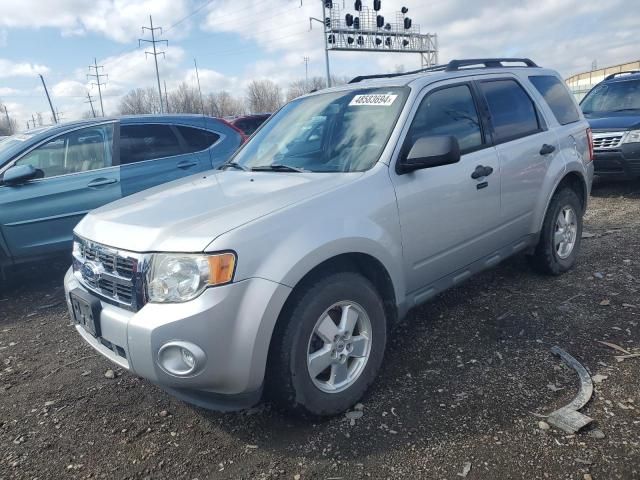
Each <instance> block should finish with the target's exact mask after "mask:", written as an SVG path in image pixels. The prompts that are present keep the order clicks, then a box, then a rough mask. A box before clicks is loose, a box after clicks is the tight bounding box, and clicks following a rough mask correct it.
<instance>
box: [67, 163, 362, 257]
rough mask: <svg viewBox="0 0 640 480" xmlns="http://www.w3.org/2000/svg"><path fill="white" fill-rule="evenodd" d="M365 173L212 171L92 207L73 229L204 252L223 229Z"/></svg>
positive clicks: (133, 246) (127, 243)
mask: <svg viewBox="0 0 640 480" xmlns="http://www.w3.org/2000/svg"><path fill="white" fill-rule="evenodd" d="M361 175H362V174H361V173H285V172H277V173H276V172H240V171H234V170H226V171H212V172H208V173H206V174H204V175H203V174H200V175H194V176H191V177H187V178H184V179H181V180H177V181H175V182H171V183H168V184H164V185H161V186H158V187H154V188H152V189H149V190H145V191H143V192H140V193H137V194H134V195H131V196H129V197H126V198H123V199H121V200H118V201H116V202H113V203H110V204H108V205H105V206H104V207H101V208H98V209H96V210H93V211H92V212H90V213H89V214H88V215H87V216H86V217H85V218H84V219H83V220H82V221H81V222H80V223H79V224H78V226H77V227H76V228H75V230H74V232H75V233H76V234H78V235H80V236H81V237H84V238H87V239H89V240H93V241H95V242H98V243H102V244H104V245H108V246H111V247H115V248H120V249H123V250H131V251H134V252H153V251H163V252H201V251H203V250H204V249H205V248H206V247H207V245H209V244H210V243H211V242H212V241H213V240H214V239H215V238H217V237H218V236H220V235H222V234H223V233H225V232H228V231H230V230H233V229H235V228H238V227H239V226H241V225H243V224H245V223H248V222H251V221H253V220H256V219H258V218H260V217H263V216H265V215H267V214H269V213H271V212H274V211H276V210H279V209H282V208H286V207H288V206H290V205H294V204H296V203H298V202H301V201H303V200H304V199H306V198H309V197H311V196H315V195H317V194H319V193H322V192H325V191H328V190H332V189H334V188H336V187H338V186H340V185H342V184H345V183H349V182H351V181H353V180H354V179H355V178H356V177H358V176H361Z"/></svg>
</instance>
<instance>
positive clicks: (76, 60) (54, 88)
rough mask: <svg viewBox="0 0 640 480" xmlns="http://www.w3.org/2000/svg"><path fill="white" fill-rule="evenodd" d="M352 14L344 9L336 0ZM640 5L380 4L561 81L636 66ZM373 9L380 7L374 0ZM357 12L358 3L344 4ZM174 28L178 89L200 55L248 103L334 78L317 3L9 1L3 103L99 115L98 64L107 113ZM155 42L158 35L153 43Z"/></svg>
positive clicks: (5, 5) (214, 83)
mask: <svg viewBox="0 0 640 480" xmlns="http://www.w3.org/2000/svg"><path fill="white" fill-rule="evenodd" d="M334 1H335V2H336V3H337V4H338V5H339V6H340V7H341V8H342V5H343V3H342V0H334ZM637 1H638V0H608V1H606V2H602V1H596V0H484V1H483V0H430V1H425V0H382V9H383V11H382V13H383V14H384V15H385V16H386V17H387V18H390V17H393V16H395V12H396V11H397V10H399V9H400V7H402V6H407V7H408V8H409V14H408V15H409V16H410V17H412V18H413V22H414V24H419V25H420V28H421V31H422V32H431V33H437V34H438V40H439V46H440V61H441V62H443V61H447V60H449V59H452V58H465V57H466V58H469V57H481V56H526V57H530V58H532V59H534V60H535V61H536V62H538V63H539V64H541V65H544V66H549V67H553V68H555V69H557V70H559V71H560V73H561V74H562V75H564V76H565V77H566V76H569V75H570V74H573V73H576V72H580V71H584V70H588V69H589V68H590V67H591V64H592V61H594V60H595V61H597V63H598V66H606V65H611V64H615V63H620V62H623V61H630V60H637V59H638V58H640V51H639V50H638V48H637V44H638V41H637V29H638V25H640V8H638V3H637ZM363 3H364V4H365V5H368V4H370V3H372V0H364V2H363ZM344 9H345V12H346V11H351V10H352V9H353V1H352V0H345V3H344ZM150 14H151V15H153V20H154V24H155V25H156V26H162V27H163V28H164V32H163V33H164V35H163V37H162V38H166V39H168V40H169V46H168V48H166V49H165V50H166V57H165V58H162V57H159V60H158V61H159V63H160V75H161V79H162V80H163V81H166V82H167V87H168V88H169V89H171V88H172V87H174V86H175V85H177V84H178V83H180V82H182V81H187V82H191V83H193V84H194V85H195V83H194V82H195V77H194V70H193V59H194V57H195V58H196V59H197V61H198V67H199V69H200V81H201V84H202V88H203V91H213V90H220V89H227V90H229V91H231V92H232V93H234V94H236V95H242V94H243V91H244V86H245V85H246V83H247V82H248V81H250V80H251V79H255V78H270V79H272V80H274V81H276V82H278V83H279V84H281V85H282V86H283V87H286V85H287V83H288V82H289V81H291V80H294V79H298V78H304V62H303V57H305V56H306V57H309V59H310V60H309V74H310V75H323V74H324V53H323V39H322V34H321V31H320V29H319V28H318V27H317V26H314V28H313V30H312V31H309V20H308V19H309V17H310V16H316V17H320V16H321V15H322V5H321V2H320V1H319V0H302V1H301V0H268V1H267V0H213V1H208V0H20V1H16V0H0V99H1V100H2V101H3V102H4V103H5V104H6V105H7V106H8V109H9V113H10V114H12V115H14V116H15V117H17V119H18V120H19V127H20V128H25V127H26V123H25V122H26V119H27V118H30V117H31V114H32V113H35V112H43V113H45V114H46V115H45V118H47V119H48V118H49V114H48V104H47V103H46V98H45V97H44V93H43V90H42V87H41V85H40V79H39V77H38V74H43V75H44V77H45V79H46V81H47V84H48V86H49V89H50V92H51V93H52V101H53V103H54V106H55V107H56V108H57V109H58V110H59V111H60V112H63V114H64V116H63V119H64V120H71V119H74V118H78V117H80V116H81V115H82V114H83V113H84V112H86V111H88V110H89V105H88V104H85V103H84V101H85V100H86V93H87V89H89V91H90V92H91V94H92V95H95V96H96V98H97V89H96V88H95V87H91V85H90V84H88V83H87V77H86V74H87V73H88V65H89V64H91V63H93V59H94V58H97V61H98V64H100V65H104V73H106V74H108V83H107V87H106V89H105V91H104V106H105V111H106V113H107V114H112V113H116V110H117V105H118V101H119V97H120V96H121V95H122V94H123V93H124V92H126V91H127V90H129V89H131V88H134V87H139V86H142V87H146V86H155V85H156V83H155V81H156V80H155V73H154V67H153V59H152V57H149V58H145V54H144V48H138V38H140V37H141V36H142V32H141V26H142V25H144V24H148V21H149V15H150ZM147 37H148V35H147ZM399 65H402V66H403V67H404V68H406V69H412V68H417V67H419V66H420V58H419V56H418V55H417V54H395V55H394V54H376V53H354V52H347V53H344V52H333V53H332V54H331V66H332V73H333V74H335V75H339V76H355V75H360V74H364V73H374V72H387V71H393V70H395V69H396V68H397V66H399Z"/></svg>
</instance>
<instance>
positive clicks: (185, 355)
mask: <svg viewBox="0 0 640 480" xmlns="http://www.w3.org/2000/svg"><path fill="white" fill-rule="evenodd" d="M180 351H181V352H182V361H183V362H184V363H185V365H187V366H188V367H189V368H194V367H195V366H196V358H195V357H194V356H193V353H191V352H190V351H189V350H187V349H186V348H181V349H180Z"/></svg>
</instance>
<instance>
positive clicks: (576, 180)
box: [536, 170, 589, 234]
mask: <svg viewBox="0 0 640 480" xmlns="http://www.w3.org/2000/svg"><path fill="white" fill-rule="evenodd" d="M565 187H569V188H571V189H572V190H573V191H574V192H576V195H578V199H579V200H580V203H581V204H582V209H583V212H584V211H585V210H586V208H587V203H588V198H589V189H588V187H587V181H586V179H585V176H584V174H583V173H582V172H580V171H578V170H569V171H567V172H565V173H564V175H562V176H561V177H559V178H558V179H557V181H556V184H555V186H554V188H553V189H552V190H551V192H552V193H551V195H549V197H548V198H547V201H546V204H545V207H544V211H543V212H542V215H541V216H540V217H539V218H538V219H537V221H536V227H537V228H536V233H537V234H538V233H540V230H541V228H542V224H543V223H544V219H545V217H546V216H547V211H548V210H549V205H551V200H552V199H553V197H554V195H555V194H556V193H557V192H559V191H560V190H561V189H563V188H565Z"/></svg>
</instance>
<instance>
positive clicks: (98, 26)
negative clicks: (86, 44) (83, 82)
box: [0, 0, 190, 42]
mask: <svg viewBox="0 0 640 480" xmlns="http://www.w3.org/2000/svg"><path fill="white" fill-rule="evenodd" d="M2 3H3V5H2V14H1V15H0V26H4V27H8V28H15V27H22V28H42V27H53V28H58V29H60V30H61V32H62V33H63V34H64V35H82V34H85V33H87V32H94V33H98V34H101V35H104V36H105V37H107V38H110V39H112V40H115V41H117V42H129V41H132V40H135V39H136V38H138V37H139V36H140V27H141V25H142V24H144V23H147V22H148V20H149V15H153V16H154V17H155V18H154V23H155V24H156V25H164V26H165V27H167V26H169V25H171V24H172V23H174V22H176V21H177V20H179V19H180V18H183V17H184V16H186V15H187V14H188V12H189V8H190V2H189V1H188V0H143V1H136V2H132V1H129V0H47V1H43V0H20V1H11V0H5V1H4V2H2Z"/></svg>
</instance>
